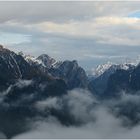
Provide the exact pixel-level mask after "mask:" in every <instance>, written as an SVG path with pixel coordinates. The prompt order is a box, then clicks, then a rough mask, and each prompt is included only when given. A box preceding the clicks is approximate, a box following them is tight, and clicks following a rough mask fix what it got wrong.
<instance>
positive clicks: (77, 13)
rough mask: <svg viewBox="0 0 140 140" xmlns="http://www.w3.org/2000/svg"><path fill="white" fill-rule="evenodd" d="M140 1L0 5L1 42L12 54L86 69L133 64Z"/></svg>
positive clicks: (139, 45)
mask: <svg viewBox="0 0 140 140" xmlns="http://www.w3.org/2000/svg"><path fill="white" fill-rule="evenodd" d="M139 10H140V2H138V1H137V2H109V1H108V2H95V1H92V2H80V1H77V2H47V1H46V2H45V1H44V2H39V1H38V2H0V43H1V44H4V45H5V46H7V47H8V48H10V49H12V50H14V51H23V52H24V53H26V54H31V55H35V56H38V55H40V54H42V53H47V54H48V55H50V56H52V57H54V58H55V59H57V60H65V59H70V60H73V59H76V60H78V61H79V64H80V65H81V66H83V67H84V68H85V69H91V68H92V67H95V66H96V65H98V64H102V63H105V62H107V61H113V62H122V61H124V60H126V59H135V58H136V57H137V56H138V55H139V52H140V19H139V18H140V11H139Z"/></svg>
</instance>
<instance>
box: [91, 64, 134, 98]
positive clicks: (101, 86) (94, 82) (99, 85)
mask: <svg viewBox="0 0 140 140" xmlns="http://www.w3.org/2000/svg"><path fill="white" fill-rule="evenodd" d="M106 67H107V66H106ZM107 68H108V69H105V71H104V70H102V71H103V73H102V74H101V75H100V76H98V77H97V78H94V79H91V80H90V82H89V89H90V91H91V92H94V91H96V94H97V95H98V96H101V94H103V93H104V92H105V90H106V88H107V83H108V79H109V78H110V76H111V75H112V74H114V73H115V72H116V71H117V70H127V69H129V70H132V69H134V68H135V66H134V65H132V64H120V65H119V64H112V65H109V66H108V67H107ZM100 73H101V72H100Z"/></svg>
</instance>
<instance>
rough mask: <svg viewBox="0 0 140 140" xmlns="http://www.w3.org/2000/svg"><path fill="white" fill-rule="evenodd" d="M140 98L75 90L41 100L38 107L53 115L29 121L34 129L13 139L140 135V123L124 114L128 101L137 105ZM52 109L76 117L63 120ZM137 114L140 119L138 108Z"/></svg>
mask: <svg viewBox="0 0 140 140" xmlns="http://www.w3.org/2000/svg"><path fill="white" fill-rule="evenodd" d="M139 98H140V97H139V96H138V95H124V96H122V97H121V99H120V100H116V99H115V100H113V99H112V100H108V101H102V102H101V101H98V100H97V99H96V98H95V97H94V96H93V94H91V93H90V92H89V91H87V90H82V89H74V90H72V91H69V92H68V94H66V95H64V96H62V97H49V98H47V99H45V100H42V101H37V102H36V103H35V104H34V107H35V108H36V109H37V110H38V111H39V112H40V113H46V112H47V114H49V115H47V117H40V116H38V117H35V118H34V119H31V120H28V122H27V123H28V125H29V128H30V129H29V130H28V131H26V132H25V133H21V134H18V135H16V136H14V137H13V138H18V139H19V138H24V139H26V138H32V139H33V138H58V139H59V138H71V139H73V138H140V134H139V131H140V124H139V123H138V122H137V123H135V124H132V122H133V120H131V117H129V116H127V115H128V114H123V113H121V111H124V109H125V108H124V106H125V105H126V104H128V103H131V104H133V106H137V104H139V102H138V100H139ZM128 108H129V107H128ZM128 108H127V109H128ZM50 110H55V111H58V112H60V114H61V113H62V114H65V117H67V118H65V119H66V120H67V119H70V120H73V121H72V123H68V124H65V123H63V120H60V119H59V117H58V116H57V115H55V114H51V111H50ZM124 112H125V111H124ZM135 114H136V117H137V119H139V118H140V115H139V111H138V110H136V112H135ZM70 122H71V121H70Z"/></svg>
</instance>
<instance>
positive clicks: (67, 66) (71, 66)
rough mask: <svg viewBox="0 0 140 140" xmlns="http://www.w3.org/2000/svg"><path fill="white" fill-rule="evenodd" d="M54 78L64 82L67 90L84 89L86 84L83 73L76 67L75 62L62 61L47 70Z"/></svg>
mask: <svg viewBox="0 0 140 140" xmlns="http://www.w3.org/2000/svg"><path fill="white" fill-rule="evenodd" d="M49 73H51V75H52V76H54V77H59V78H62V79H64V80H65V82H66V83H67V86H68V88H69V89H73V88H78V87H79V88H80V87H81V88H86V87H87V84H88V80H87V76H86V73H85V71H84V70H83V69H82V68H81V67H79V66H78V63H77V62H76V61H64V62H63V63H62V64H60V65H59V66H58V67H56V68H51V69H49Z"/></svg>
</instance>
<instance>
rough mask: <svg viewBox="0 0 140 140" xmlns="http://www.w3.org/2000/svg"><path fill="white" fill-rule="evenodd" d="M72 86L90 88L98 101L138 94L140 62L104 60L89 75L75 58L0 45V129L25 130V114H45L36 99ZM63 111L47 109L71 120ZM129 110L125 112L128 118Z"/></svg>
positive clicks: (8, 132)
mask: <svg viewBox="0 0 140 140" xmlns="http://www.w3.org/2000/svg"><path fill="white" fill-rule="evenodd" d="M75 88H79V89H85V90H89V91H90V92H91V93H92V94H93V95H94V96H96V97H97V98H98V99H99V100H100V101H101V100H109V99H111V98H115V99H119V98H121V96H123V94H124V93H125V94H133V95H137V94H139V90H140V65H139V63H137V64H134V63H124V64H112V63H107V64H104V65H100V66H98V67H97V69H96V70H95V72H94V75H91V74H90V75H88V74H87V73H86V72H85V70H84V69H83V68H82V67H80V66H79V65H78V62H77V61H76V60H73V61H69V60H66V61H61V62H59V61H56V60H55V59H53V58H51V57H50V56H48V55H47V54H42V55H40V56H38V57H33V56H30V55H25V54H23V53H22V52H19V53H15V52H13V51H11V50H9V49H7V48H5V47H3V46H2V45H0V105H1V108H0V130H1V131H2V132H4V133H5V134H6V135H7V136H8V137H9V138H10V137H12V136H13V135H16V134H18V133H20V132H22V131H25V130H24V129H25V128H26V127H25V126H24V121H25V120H26V118H28V117H30V118H32V117H35V116H36V115H38V114H39V115H45V116H47V115H48V114H47V113H45V114H40V112H38V111H36V109H35V108H34V104H35V103H36V102H37V101H42V100H44V99H47V98H50V97H61V96H63V95H66V94H67V92H68V91H69V90H72V89H75ZM121 109H123V108H121ZM121 109H120V110H121ZM123 110H124V109H123ZM65 111H66V110H65ZM65 111H62V112H63V113H62V112H61V113H60V112H58V111H56V110H55V111H54V110H50V112H49V113H52V114H53V115H55V116H57V117H58V118H60V120H61V121H62V123H65V124H67V125H68V124H69V123H73V122H74V120H73V119H72V117H69V116H68V115H67V113H64V112H65ZM120 112H124V111H120ZM128 112H129V111H128ZM128 112H127V113H126V114H125V115H127V116H128V117H130V118H131V117H132V115H130V113H128ZM121 114H122V113H121ZM13 118H14V119H13ZM66 118H67V119H66ZM133 118H134V116H133ZM3 120H5V121H3ZM21 124H22V125H23V126H24V127H21ZM19 125H20V126H19Z"/></svg>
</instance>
